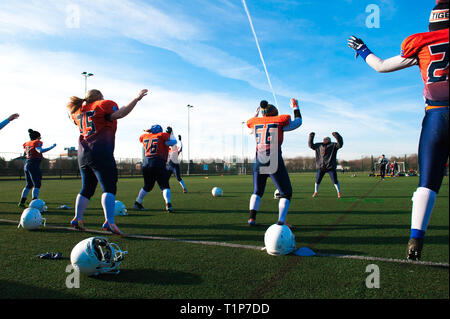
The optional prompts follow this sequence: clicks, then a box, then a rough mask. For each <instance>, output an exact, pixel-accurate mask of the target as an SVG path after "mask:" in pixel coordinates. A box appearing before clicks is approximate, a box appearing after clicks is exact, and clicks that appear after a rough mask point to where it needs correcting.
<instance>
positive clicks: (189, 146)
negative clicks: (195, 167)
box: [187, 104, 194, 175]
mask: <svg viewBox="0 0 450 319" xmlns="http://www.w3.org/2000/svg"><path fill="white" fill-rule="evenodd" d="M193 107H194V106H193V105H190V104H188V105H187V109H188V168H187V175H189V173H190V163H191V156H190V151H191V144H190V139H191V133H190V119H189V110H190V109H191V108H193Z"/></svg>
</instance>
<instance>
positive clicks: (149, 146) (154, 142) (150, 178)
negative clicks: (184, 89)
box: [134, 124, 177, 213]
mask: <svg viewBox="0 0 450 319" xmlns="http://www.w3.org/2000/svg"><path fill="white" fill-rule="evenodd" d="M145 132H146V133H144V134H142V135H141V136H140V137H139V142H141V143H142V144H143V146H144V152H145V157H144V160H143V163H142V174H143V176H144V186H143V187H142V188H141V190H140V191H139V194H138V197H137V198H136V201H135V203H134V208H135V209H139V210H144V209H145V208H144V206H143V205H142V202H143V201H144V197H145V195H147V194H148V193H149V192H150V191H151V190H152V189H153V187H154V186H155V182H157V183H158V186H159V188H160V189H161V191H162V195H163V198H164V201H165V202H166V210H167V211H168V212H169V213H171V212H173V207H172V203H171V193H170V186H169V177H170V173H169V171H168V170H167V168H166V163H167V157H168V154H169V147H170V146H173V145H175V144H176V143H177V140H176V138H175V137H174V136H173V134H172V131H170V132H171V133H170V134H169V133H167V132H163V129H162V127H161V126H160V125H158V124H156V125H153V126H152V127H151V128H150V129H149V130H146V131H145Z"/></svg>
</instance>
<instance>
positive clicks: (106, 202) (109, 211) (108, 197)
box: [102, 193, 116, 224]
mask: <svg viewBox="0 0 450 319" xmlns="http://www.w3.org/2000/svg"><path fill="white" fill-rule="evenodd" d="M102 207H103V212H104V214H105V219H106V220H107V221H108V222H109V223H110V224H114V223H115V221H114V209H115V207H116V196H115V195H114V194H112V193H103V194H102Z"/></svg>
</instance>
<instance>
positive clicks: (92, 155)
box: [71, 100, 119, 198]
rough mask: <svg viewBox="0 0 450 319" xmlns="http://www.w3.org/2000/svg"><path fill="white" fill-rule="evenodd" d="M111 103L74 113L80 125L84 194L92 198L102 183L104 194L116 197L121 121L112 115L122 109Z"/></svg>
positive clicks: (84, 107)
mask: <svg viewBox="0 0 450 319" xmlns="http://www.w3.org/2000/svg"><path fill="white" fill-rule="evenodd" d="M118 109H119V108H118V106H117V104H116V103H115V102H114V101H111V100H99V101H95V102H92V103H89V104H83V105H82V107H81V108H80V109H78V110H77V111H76V112H74V113H73V114H71V117H72V120H73V121H74V122H75V124H76V125H77V126H78V128H79V131H80V137H79V140H78V145H79V147H78V164H79V167H80V172H81V176H82V189H81V192H80V194H81V195H83V196H84V197H86V198H91V197H92V195H93V194H94V192H95V189H96V187H97V183H98V182H100V185H101V187H102V190H103V192H104V193H105V192H106V193H111V194H116V190H117V167H116V161H115V159H114V146H115V134H116V130H117V121H116V120H114V121H113V120H111V118H110V117H111V114H113V113H114V112H116V111H117V110H118Z"/></svg>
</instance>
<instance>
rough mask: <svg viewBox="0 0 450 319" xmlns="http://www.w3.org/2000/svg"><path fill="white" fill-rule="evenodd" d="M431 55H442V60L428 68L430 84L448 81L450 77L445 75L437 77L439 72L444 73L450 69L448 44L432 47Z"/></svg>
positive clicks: (435, 61)
mask: <svg viewBox="0 0 450 319" xmlns="http://www.w3.org/2000/svg"><path fill="white" fill-rule="evenodd" d="M428 48H429V50H430V53H431V55H433V56H434V55H438V54H441V55H442V58H441V59H440V60H434V61H432V62H431V63H430V65H429V66H428V81H427V82H428V83H435V82H442V81H448V75H447V74H443V75H441V76H437V75H436V72H437V71H443V70H445V69H448V58H449V57H448V42H447V43H441V44H436V45H430V46H429V47H428Z"/></svg>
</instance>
